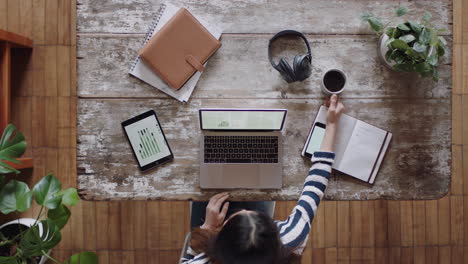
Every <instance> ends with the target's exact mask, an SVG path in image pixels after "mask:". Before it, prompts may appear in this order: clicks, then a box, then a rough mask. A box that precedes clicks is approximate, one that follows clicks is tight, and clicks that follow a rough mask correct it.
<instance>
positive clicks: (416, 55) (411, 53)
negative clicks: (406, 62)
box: [405, 49, 421, 60]
mask: <svg viewBox="0 0 468 264" xmlns="http://www.w3.org/2000/svg"><path fill="white" fill-rule="evenodd" d="M405 54H406V55H408V56H409V57H411V58H412V59H413V60H419V59H421V55H420V53H418V52H416V51H415V50H414V49H407V50H406V51H405Z"/></svg>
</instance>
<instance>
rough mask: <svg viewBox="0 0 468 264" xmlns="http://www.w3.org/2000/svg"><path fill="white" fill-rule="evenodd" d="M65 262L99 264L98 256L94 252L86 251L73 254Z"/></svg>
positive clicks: (68, 263) (69, 263) (66, 263)
mask: <svg viewBox="0 0 468 264" xmlns="http://www.w3.org/2000/svg"><path fill="white" fill-rule="evenodd" d="M64 264H98V256H97V255H96V253H94V252H88V251H84V252H81V253H78V254H75V255H73V256H71V258H70V260H68V261H66V262H65V263H64Z"/></svg>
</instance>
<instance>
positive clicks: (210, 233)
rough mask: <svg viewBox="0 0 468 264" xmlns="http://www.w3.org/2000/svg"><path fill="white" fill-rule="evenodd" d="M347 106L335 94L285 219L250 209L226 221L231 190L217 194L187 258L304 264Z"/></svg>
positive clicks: (194, 263) (196, 262)
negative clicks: (318, 143) (322, 133)
mask: <svg viewBox="0 0 468 264" xmlns="http://www.w3.org/2000/svg"><path fill="white" fill-rule="evenodd" d="M343 111H344V106H343V104H342V103H341V102H339V100H338V96H336V95H333V96H332V97H331V99H330V106H329V109H328V113H327V125H326V129H325V136H324V138H323V141H322V144H321V146H320V151H319V152H315V153H314V155H313V157H312V167H311V169H310V171H309V173H308V175H307V177H306V180H305V183H304V189H303V191H302V194H301V197H300V199H299V201H298V203H297V205H296V206H295V207H294V209H293V212H292V213H291V215H290V216H289V217H288V218H287V219H286V220H285V221H282V222H280V221H276V222H274V221H273V220H272V219H271V218H270V217H269V216H268V215H266V214H265V213H262V212H257V211H250V210H241V211H239V212H237V213H234V214H232V215H231V216H229V217H228V218H227V219H226V220H225V219H224V218H225V216H226V213H227V211H228V207H229V203H228V202H225V201H226V200H227V199H228V197H229V194H227V193H221V194H217V195H215V196H213V197H212V198H211V199H210V201H209V203H208V206H207V208H206V217H205V222H204V224H203V225H202V226H201V227H200V228H199V229H197V230H194V231H193V232H192V239H191V241H190V247H189V249H188V252H187V253H188V254H187V255H186V256H185V258H184V259H183V262H182V263H187V264H188V263H190V264H202V263H203V264H207V263H213V264H218V263H219V264H251V263H255V264H267V263H268V264H271V263H278V264H283V263H284V264H286V263H300V255H301V254H302V252H303V250H304V248H305V245H306V243H307V238H308V236H309V231H310V226H311V222H312V220H313V218H314V215H315V213H316V212H317V207H318V205H319V203H320V200H321V199H322V197H323V195H324V192H325V189H326V187H327V184H328V178H329V177H330V173H331V167H332V164H333V161H334V158H335V154H334V153H333V145H334V139H335V134H336V129H337V123H338V119H339V117H340V115H341V113H342V112H343Z"/></svg>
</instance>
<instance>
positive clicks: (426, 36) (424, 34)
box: [419, 28, 431, 44]
mask: <svg viewBox="0 0 468 264" xmlns="http://www.w3.org/2000/svg"><path fill="white" fill-rule="evenodd" d="M430 40H431V32H430V31H429V30H428V29H427V28H423V29H422V31H421V34H420V35H419V42H421V43H422V44H429V41H430Z"/></svg>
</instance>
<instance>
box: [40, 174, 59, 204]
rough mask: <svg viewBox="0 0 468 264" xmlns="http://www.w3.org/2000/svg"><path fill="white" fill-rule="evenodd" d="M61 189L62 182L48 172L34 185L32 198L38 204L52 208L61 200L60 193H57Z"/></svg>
mask: <svg viewBox="0 0 468 264" xmlns="http://www.w3.org/2000/svg"><path fill="white" fill-rule="evenodd" d="M61 189H62V184H61V183H60V182H59V181H58V180H57V178H55V177H54V175H52V174H49V175H47V176H45V177H44V178H42V179H41V180H40V181H39V182H38V183H36V185H35V186H34V188H33V193H34V198H35V199H36V202H37V203H38V204H39V205H43V206H45V207H47V208H49V209H54V208H56V207H57V206H58V205H59V204H60V203H61V202H62V195H61V194H59V192H60V191H61Z"/></svg>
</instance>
